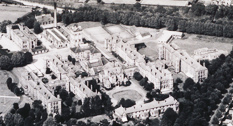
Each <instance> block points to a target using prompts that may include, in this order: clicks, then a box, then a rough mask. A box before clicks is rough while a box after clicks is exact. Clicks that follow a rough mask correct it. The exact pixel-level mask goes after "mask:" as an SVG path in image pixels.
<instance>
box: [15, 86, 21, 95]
mask: <svg viewBox="0 0 233 126" xmlns="http://www.w3.org/2000/svg"><path fill="white" fill-rule="evenodd" d="M14 94H15V95H17V96H20V95H22V94H21V91H20V88H18V87H17V86H16V87H15V88H14Z"/></svg>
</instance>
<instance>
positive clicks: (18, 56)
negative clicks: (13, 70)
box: [11, 52, 25, 67]
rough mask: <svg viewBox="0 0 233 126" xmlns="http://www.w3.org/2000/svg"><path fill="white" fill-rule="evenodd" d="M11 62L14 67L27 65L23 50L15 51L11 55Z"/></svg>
mask: <svg viewBox="0 0 233 126" xmlns="http://www.w3.org/2000/svg"><path fill="white" fill-rule="evenodd" d="M11 63H12V64H13V66H14V67H19V66H23V65H25V57H24V53H23V52H15V53H13V55H12V56H11Z"/></svg>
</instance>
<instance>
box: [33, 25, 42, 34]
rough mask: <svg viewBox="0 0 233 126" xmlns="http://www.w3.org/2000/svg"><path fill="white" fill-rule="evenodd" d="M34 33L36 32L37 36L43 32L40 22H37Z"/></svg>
mask: <svg viewBox="0 0 233 126" xmlns="http://www.w3.org/2000/svg"><path fill="white" fill-rule="evenodd" d="M34 32H35V33H36V34H39V33H41V32H42V30H41V27H40V23H39V22H35V24H34Z"/></svg>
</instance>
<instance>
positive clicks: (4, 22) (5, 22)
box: [0, 20, 12, 33]
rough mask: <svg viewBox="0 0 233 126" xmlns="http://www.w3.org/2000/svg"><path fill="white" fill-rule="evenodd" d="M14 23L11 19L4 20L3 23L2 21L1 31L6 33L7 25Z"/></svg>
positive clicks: (0, 24)
mask: <svg viewBox="0 0 233 126" xmlns="http://www.w3.org/2000/svg"><path fill="white" fill-rule="evenodd" d="M9 24H12V22H11V21H10V20H4V21H2V23H0V32H2V33H6V26H7V25H9Z"/></svg>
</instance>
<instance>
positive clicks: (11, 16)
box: [0, 4, 31, 22]
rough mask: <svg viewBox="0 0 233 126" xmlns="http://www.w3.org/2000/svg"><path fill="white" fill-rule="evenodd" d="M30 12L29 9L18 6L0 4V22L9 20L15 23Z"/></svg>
mask: <svg viewBox="0 0 233 126" xmlns="http://www.w3.org/2000/svg"><path fill="white" fill-rule="evenodd" d="M29 12H31V8H30V7H27V8H25V7H20V6H10V5H9V6H3V4H0V22H2V21H3V20H11V21H12V22H15V21H16V20H17V18H19V17H22V16H23V15H25V14H27V13H29Z"/></svg>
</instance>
